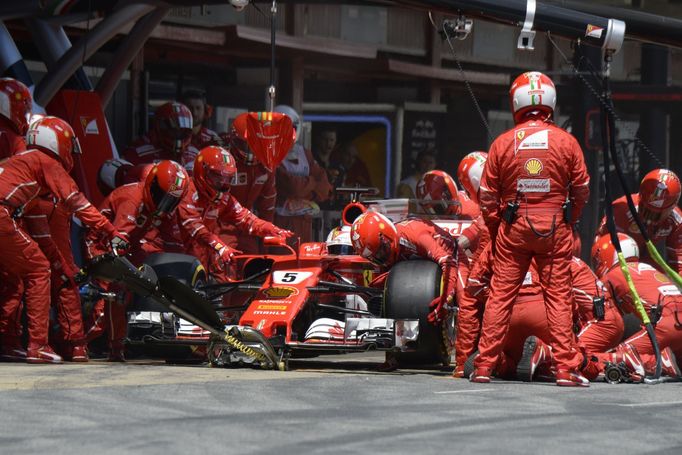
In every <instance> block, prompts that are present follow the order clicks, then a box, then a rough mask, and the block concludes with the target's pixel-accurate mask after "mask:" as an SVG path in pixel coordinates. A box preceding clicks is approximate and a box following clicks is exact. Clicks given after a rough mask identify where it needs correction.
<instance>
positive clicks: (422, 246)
mask: <svg viewBox="0 0 682 455" xmlns="http://www.w3.org/2000/svg"><path fill="white" fill-rule="evenodd" d="M351 241H352V242H353V248H354V249H355V252H356V253H357V254H358V255H360V256H362V257H363V258H365V259H367V260H369V261H370V262H372V263H374V264H376V265H378V266H379V267H381V268H382V269H383V270H384V271H385V272H386V273H383V274H381V275H380V276H378V277H377V278H376V279H374V281H372V283H371V286H375V287H383V286H384V283H385V280H386V278H387V276H388V270H389V269H390V268H391V266H393V265H394V264H395V263H397V262H400V261H407V260H410V259H425V260H429V261H433V262H435V263H437V264H438V265H439V266H440V268H441V270H442V272H443V275H442V276H443V285H442V291H441V295H440V296H439V297H436V298H435V299H433V301H432V302H431V304H430V305H429V308H430V310H431V312H430V313H429V315H428V319H429V322H431V323H432V324H440V323H442V321H443V320H445V318H446V317H447V315H448V314H449V313H450V312H451V311H453V310H454V307H455V305H456V302H457V301H458V300H459V299H460V298H461V297H462V296H463V294H464V283H465V282H466V279H467V275H468V270H469V260H468V258H467V256H466V255H465V254H464V252H463V251H462V250H461V249H460V248H459V247H458V246H457V241H456V240H455V239H454V238H453V237H452V236H450V234H449V233H448V232H446V231H445V230H444V229H442V228H440V227H438V226H436V225H435V224H434V223H432V222H431V221H429V220H420V219H408V220H404V221H401V222H399V223H396V224H393V222H391V220H389V219H388V218H386V217H385V216H384V215H382V214H380V213H377V212H365V213H363V214H362V215H360V216H359V217H358V218H357V219H356V220H355V221H354V222H353V225H352V226H351ZM386 357H387V358H386V363H385V364H384V365H382V367H380V369H382V370H384V371H389V370H392V369H395V368H396V367H397V362H396V360H395V359H394V358H393V357H392V356H391V355H390V353H387V356H386Z"/></svg>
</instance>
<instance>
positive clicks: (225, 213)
mask: <svg viewBox="0 0 682 455" xmlns="http://www.w3.org/2000/svg"><path fill="white" fill-rule="evenodd" d="M189 192H190V194H191V199H192V205H191V208H192V209H194V210H195V211H196V213H198V214H199V216H200V217H201V222H202V223H203V224H204V226H206V229H208V230H209V231H210V232H214V233H217V232H219V231H220V228H221V227H222V226H231V227H233V228H234V230H235V231H236V232H239V233H242V234H246V235H250V236H259V237H264V236H268V235H272V236H276V235H278V232H279V230H280V229H279V228H278V227H277V226H275V225H274V224H272V223H270V222H269V221H265V220H262V219H260V218H258V217H257V216H256V215H254V214H253V213H251V211H249V210H248V209H246V208H244V207H243V206H242V205H241V204H240V203H239V202H238V201H237V199H236V198H235V197H234V196H233V195H231V194H223V196H222V197H221V198H220V199H219V200H217V201H209V200H208V199H206V198H205V197H202V195H201V193H199V192H198V191H197V190H196V189H195V187H194V185H193V184H192V185H191V186H190V189H189ZM187 253H188V254H191V255H193V256H195V257H197V258H198V259H199V260H200V261H201V263H202V264H203V265H204V267H205V268H206V270H207V271H208V272H209V274H211V275H212V276H214V277H215V278H216V279H218V281H222V282H224V281H228V279H229V278H234V277H233V276H230V275H231V271H229V270H225V267H224V266H223V264H222V262H221V260H220V258H219V256H218V254H217V252H216V251H215V250H213V249H210V250H209V249H206V248H205V247H201V246H200V245H196V244H191V245H190V247H189V248H188V250H187Z"/></svg>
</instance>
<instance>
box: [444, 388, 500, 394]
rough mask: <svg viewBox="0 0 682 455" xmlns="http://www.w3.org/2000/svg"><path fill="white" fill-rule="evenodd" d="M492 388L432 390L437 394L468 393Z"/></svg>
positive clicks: (487, 390)
mask: <svg viewBox="0 0 682 455" xmlns="http://www.w3.org/2000/svg"><path fill="white" fill-rule="evenodd" d="M492 390H493V389H471V390H445V391H443V392H433V393H437V394H441V393H469V392H489V391H492Z"/></svg>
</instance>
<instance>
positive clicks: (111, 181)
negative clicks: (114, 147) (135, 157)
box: [97, 158, 133, 195]
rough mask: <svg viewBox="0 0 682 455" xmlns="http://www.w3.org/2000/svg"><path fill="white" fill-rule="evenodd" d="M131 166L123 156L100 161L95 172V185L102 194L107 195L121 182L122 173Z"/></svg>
mask: <svg viewBox="0 0 682 455" xmlns="http://www.w3.org/2000/svg"><path fill="white" fill-rule="evenodd" d="M132 167H133V165H132V163H130V162H129V161H126V160H124V159H123V158H112V159H110V160H106V161H105V162H104V163H102V166H101V167H100V168H99V172H98V173H97V186H98V187H99V190H100V192H102V194H104V195H107V194H109V193H110V192H112V191H113V190H114V189H116V188H117V187H119V186H121V184H122V175H123V174H125V172H127V171H128V170H129V169H131V168H132Z"/></svg>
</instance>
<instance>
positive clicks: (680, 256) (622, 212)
mask: <svg viewBox="0 0 682 455" xmlns="http://www.w3.org/2000/svg"><path fill="white" fill-rule="evenodd" d="M632 202H634V204H635V206H637V205H638V204H639V194H633V195H632ZM613 217H614V220H615V222H616V229H617V230H618V231H620V232H624V233H625V234H627V235H629V236H630V237H632V238H633V239H634V240H635V242H637V246H639V255H640V259H641V260H642V262H647V263H649V264H651V265H653V266H655V267H658V266H657V265H656V263H655V262H654V260H653V259H652V258H651V257H650V256H649V251H648V250H647V249H646V244H645V242H644V237H643V236H642V234H641V233H640V232H639V228H638V227H637V223H635V220H634V219H633V218H632V214H631V213H630V210H629V209H628V204H627V200H626V199H625V196H623V197H620V198H618V199H616V200H615V201H613ZM648 229H649V231H648V232H647V234H649V238H650V239H651V241H652V242H653V243H657V242H660V241H662V240H665V247H666V251H667V253H668V255H667V256H668V257H667V259H668V265H670V267H672V268H673V270H676V271H677V273H682V210H680V209H679V207H675V208H674V209H673V211H672V212H670V215H668V217H667V218H666V219H664V220H663V221H661V222H660V223H659V224H657V225H655V226H649V227H648ZM608 233H609V231H608V229H607V227H606V218H604V219H602V222H601V225H600V226H599V229H598V231H597V236H600V235H605V234H608Z"/></svg>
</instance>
